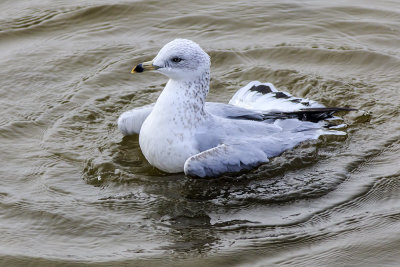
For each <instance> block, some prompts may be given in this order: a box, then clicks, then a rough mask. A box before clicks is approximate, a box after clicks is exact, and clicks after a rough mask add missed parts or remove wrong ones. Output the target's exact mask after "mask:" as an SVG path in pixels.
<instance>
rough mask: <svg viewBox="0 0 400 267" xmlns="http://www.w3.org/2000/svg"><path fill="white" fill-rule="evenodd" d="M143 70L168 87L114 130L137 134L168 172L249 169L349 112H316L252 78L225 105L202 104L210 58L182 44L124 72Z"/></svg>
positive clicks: (147, 152) (181, 41) (314, 106)
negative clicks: (337, 114) (326, 121)
mask: <svg viewBox="0 0 400 267" xmlns="http://www.w3.org/2000/svg"><path fill="white" fill-rule="evenodd" d="M150 70H153V71H157V72H159V73H162V74H164V75H166V76H167V77H169V81H168V83H167V84H166V86H165V88H164V90H163V91H162V93H161V95H160V96H159V97H158V99H157V101H156V103H155V104H152V105H148V106H145V107H141V108H137V109H133V110H131V111H127V112H125V113H123V114H122V115H121V116H120V117H119V119H118V127H119V129H120V130H121V132H122V133H123V134H124V135H130V134H139V144H140V148H141V150H142V152H143V154H144V156H145V157H146V159H147V160H148V161H149V162H150V164H151V165H153V166H155V167H157V168H158V169H160V170H163V171H165V172H169V173H178V172H184V173H185V174H186V175H189V176H196V177H206V176H207V177H210V176H218V175H221V174H223V173H226V172H237V171H240V170H243V169H250V168H253V167H255V166H257V165H260V164H261V163H265V162H268V161H269V158H271V157H274V156H277V155H279V154H280V153H282V152H283V151H285V150H287V149H291V148H293V147H295V146H296V145H298V144H299V143H300V142H303V141H305V140H309V139H316V138H318V137H319V136H320V135H321V134H324V133H328V130H327V129H326V128H325V127H324V123H323V122H321V121H320V120H323V119H325V118H328V117H331V115H332V114H333V113H334V112H335V111H338V110H350V109H346V108H343V109H340V108H324V106H323V105H320V104H318V103H316V102H315V101H312V100H308V99H302V98H296V97H293V96H292V95H290V94H288V93H284V92H278V91H277V90H276V89H275V87H274V86H273V85H272V84H270V83H260V82H257V81H254V82H251V83H249V84H248V85H247V86H245V87H243V88H241V89H240V90H239V91H238V92H237V93H236V94H235V95H234V96H233V98H232V99H231V100H230V102H229V104H222V103H208V102H207V103H206V96H207V94H208V90H209V83H210V57H209V56H208V54H207V53H205V52H204V51H203V50H202V49H201V48H200V46H199V45H198V44H196V43H195V42H193V41H190V40H186V39H176V40H173V41H172V42H170V43H168V44H166V45H165V46H164V47H163V48H162V49H161V50H160V52H159V53H158V54H157V56H156V57H155V58H154V59H153V60H152V61H149V62H145V63H141V64H138V65H137V66H135V67H134V68H133V70H132V73H140V72H143V71H150ZM335 133H336V134H344V133H342V132H338V131H336V132H335Z"/></svg>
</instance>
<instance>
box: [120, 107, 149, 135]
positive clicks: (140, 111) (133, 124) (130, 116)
mask: <svg viewBox="0 0 400 267" xmlns="http://www.w3.org/2000/svg"><path fill="white" fill-rule="evenodd" d="M153 107H154V104H150V105H146V106H143V107H140V108H135V109H132V110H129V111H126V112H124V113H122V114H121V116H119V118H118V128H119V130H120V131H121V132H122V134H123V135H132V134H139V132H140V128H142V124H143V122H144V120H145V119H146V118H147V116H149V114H150V113H151V111H152V110H153Z"/></svg>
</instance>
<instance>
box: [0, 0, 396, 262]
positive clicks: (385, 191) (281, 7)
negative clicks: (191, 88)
mask: <svg viewBox="0 0 400 267" xmlns="http://www.w3.org/2000/svg"><path fill="white" fill-rule="evenodd" d="M177 37H181V38H188V39H192V40H194V41H196V42H197V43H199V44H200V45H201V46H202V47H203V49H204V50H205V51H207V52H208V53H209V54H210V56H211V58H212V81H211V92H210V95H209V97H208V100H209V101H220V102H227V101H228V100H229V99H230V97H231V96H232V95H233V94H234V92H236V90H237V89H239V88H240V87H241V86H244V85H245V84H247V83H248V82H249V81H253V80H259V81H262V82H271V83H273V84H275V86H276V87H277V88H279V89H280V90H284V91H288V92H290V93H291V94H293V95H296V96H299V97H307V98H310V99H313V100H316V101H318V102H320V103H323V104H325V105H326V106H352V107H356V108H358V109H360V110H361V111H359V112H352V113H349V114H344V115H343V116H342V117H343V118H344V121H345V123H346V124H347V125H348V127H347V129H346V132H347V133H348V135H347V136H346V137H337V136H336V137H324V138H321V139H320V140H318V141H315V142H309V143H304V144H302V145H301V146H300V147H298V148H296V149H294V150H293V151H288V152H286V153H284V154H283V155H281V156H279V157H277V158H275V159H273V160H272V161H271V162H270V163H268V164H265V165H263V166H261V167H259V168H257V169H255V170H253V171H251V172H249V173H245V174H240V175H233V176H227V177H222V178H220V179H213V180H194V179H189V178H187V177H185V176H184V175H181V174H179V175H167V174H164V173H162V172H159V171H157V170H156V169H154V168H152V167H151V166H150V165H149V164H148V163H147V162H146V160H145V159H144V157H143V156H142V154H141V152H140V148H139V145H138V138H137V137H135V136H134V137H125V138H123V137H122V135H121V134H120V133H119V132H118V130H117V126H116V120H117V118H118V116H119V115H120V114H121V113H122V112H123V111H126V110H129V109H131V108H134V107H140V106H142V105H145V104H148V103H152V102H154V101H155V100H156V99H157V96H158V95H159V93H160V90H161V89H162V88H163V86H164V84H165V82H166V79H165V77H164V76H162V75H159V74H156V73H147V74H145V75H144V74H143V75H135V76H134V75H131V74H130V73H129V72H130V70H131V67H132V66H133V65H134V64H135V63H138V62H142V61H146V60H150V59H152V58H153V57H154V56H155V55H156V54H157V52H158V50H159V49H160V47H162V46H163V45H164V44H165V43H167V42H169V41H171V40H172V39H174V38H177ZM399 73H400V2H399V1H379V2H376V1H351V2H350V1H329V2H327V1H292V0H288V1H252V2H251V3H250V2H247V1H205V0H201V1H193V2H187V1H174V2H173V3H167V2H165V1H117V0H115V1H79V2H77V1H62V0H59V1H50V0H44V1H38V0H33V1H27V0H17V1H11V0H6V1H2V2H1V3H0V104H1V107H0V151H1V153H0V160H1V162H2V164H1V166H0V265H2V266H15V265H20V266H26V265H28V264H30V265H37V266H57V265H76V264H82V265H85V264H95V265H112V264H113V265H133V266H134V265H138V266H154V265H178V266H180V265H190V266H205V265H207V266H212V265H221V266H228V265H229V266H232V265H240V266H270V265H290V266H292V265H296V266H310V265H312V266H322V265H332V266H333V265H334V266H337V265H342V266H343V265H346V266H348V265H357V266H360V265H363V266H377V265H393V266H395V265H397V264H399V263H400V256H399V255H400V254H399V249H400V164H399V162H400V161H399V160H400V157H399V151H400V139H399V138H400V132H399V130H400V118H399V110H400V109H399V107H400V94H399V85H400V76H399ZM366 111H368V112H366Z"/></svg>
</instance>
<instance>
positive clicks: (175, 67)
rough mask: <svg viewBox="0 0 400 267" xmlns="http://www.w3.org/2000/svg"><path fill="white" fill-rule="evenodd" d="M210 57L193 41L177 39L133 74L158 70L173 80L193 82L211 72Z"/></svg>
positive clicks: (136, 68) (140, 65)
mask: <svg viewBox="0 0 400 267" xmlns="http://www.w3.org/2000/svg"><path fill="white" fill-rule="evenodd" d="M210 65H211V63H210V57H209V55H207V53H206V52H204V51H203V49H201V47H200V46H199V45H198V44H196V43H195V42H193V41H190V40H186V39H175V40H173V41H171V42H169V43H168V44H166V45H164V47H163V48H162V49H161V50H160V52H158V54H157V56H156V57H155V58H154V59H153V61H151V62H144V63H142V64H138V65H137V66H135V67H134V68H133V70H132V73H135V72H143V71H145V70H157V71H158V72H160V73H162V74H164V75H166V76H168V77H169V78H170V79H173V80H192V79H196V78H199V77H201V76H203V75H204V74H205V73H207V74H208V73H209V71H210Z"/></svg>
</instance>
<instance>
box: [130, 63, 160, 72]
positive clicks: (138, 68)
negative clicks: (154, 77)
mask: <svg viewBox="0 0 400 267" xmlns="http://www.w3.org/2000/svg"><path fill="white" fill-rule="evenodd" d="M158 68H160V67H158V66H154V65H153V61H147V62H143V63H140V64H137V65H136V66H135V67H133V69H132V71H131V73H140V72H143V71H147V70H156V69H158Z"/></svg>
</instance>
